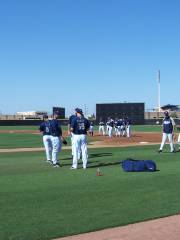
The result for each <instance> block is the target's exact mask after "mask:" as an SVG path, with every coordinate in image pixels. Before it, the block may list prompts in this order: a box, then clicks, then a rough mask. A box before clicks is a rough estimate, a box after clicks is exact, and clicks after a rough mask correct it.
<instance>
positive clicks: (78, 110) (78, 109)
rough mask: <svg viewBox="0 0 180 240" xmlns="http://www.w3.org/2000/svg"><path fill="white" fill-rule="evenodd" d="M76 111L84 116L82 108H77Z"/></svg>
mask: <svg viewBox="0 0 180 240" xmlns="http://www.w3.org/2000/svg"><path fill="white" fill-rule="evenodd" d="M75 111H76V112H77V113H80V114H83V111H82V109H80V108H76V109H75Z"/></svg>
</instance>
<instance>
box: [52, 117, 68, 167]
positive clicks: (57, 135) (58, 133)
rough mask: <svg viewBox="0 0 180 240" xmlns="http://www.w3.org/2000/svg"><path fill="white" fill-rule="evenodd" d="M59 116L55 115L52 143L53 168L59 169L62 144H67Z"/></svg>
mask: <svg viewBox="0 0 180 240" xmlns="http://www.w3.org/2000/svg"><path fill="white" fill-rule="evenodd" d="M57 118H58V114H56V113H55V114H54V115H53V119H52V120H51V121H50V124H51V142H52V165H53V167H59V166H60V164H59V162H58V154H59V152H60V151H61V147H62V142H63V143H65V142H66V141H65V139H64V137H63V136H62V129H61V126H60V125H59V122H58V120H57ZM65 144H67V143H65Z"/></svg>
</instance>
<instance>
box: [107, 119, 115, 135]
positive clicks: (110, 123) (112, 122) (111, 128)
mask: <svg viewBox="0 0 180 240" xmlns="http://www.w3.org/2000/svg"><path fill="white" fill-rule="evenodd" d="M113 127H114V120H113V119H112V118H111V119H110V122H109V132H108V135H109V137H110V138H112V135H113Z"/></svg>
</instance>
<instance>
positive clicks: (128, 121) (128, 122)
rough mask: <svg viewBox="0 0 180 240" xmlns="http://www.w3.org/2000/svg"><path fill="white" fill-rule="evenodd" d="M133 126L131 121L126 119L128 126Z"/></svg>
mask: <svg viewBox="0 0 180 240" xmlns="http://www.w3.org/2000/svg"><path fill="white" fill-rule="evenodd" d="M131 124H132V121H131V119H130V118H127V119H126V126H129V125H131Z"/></svg>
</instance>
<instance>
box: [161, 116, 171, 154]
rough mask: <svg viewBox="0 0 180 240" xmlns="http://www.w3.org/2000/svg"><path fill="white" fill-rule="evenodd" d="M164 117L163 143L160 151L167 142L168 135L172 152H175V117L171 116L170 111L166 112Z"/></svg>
mask: <svg viewBox="0 0 180 240" xmlns="http://www.w3.org/2000/svg"><path fill="white" fill-rule="evenodd" d="M164 116H165V117H164V119H163V124H162V143H161V146H160V149H159V153H160V152H162V150H163V147H164V144H165V142H166V139H167V137H168V139H169V144H170V149H171V150H170V152H171V153H174V152H175V149H174V143H173V134H174V127H175V122H174V120H173V118H171V117H170V116H169V113H168V111H165V112H164Z"/></svg>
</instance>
